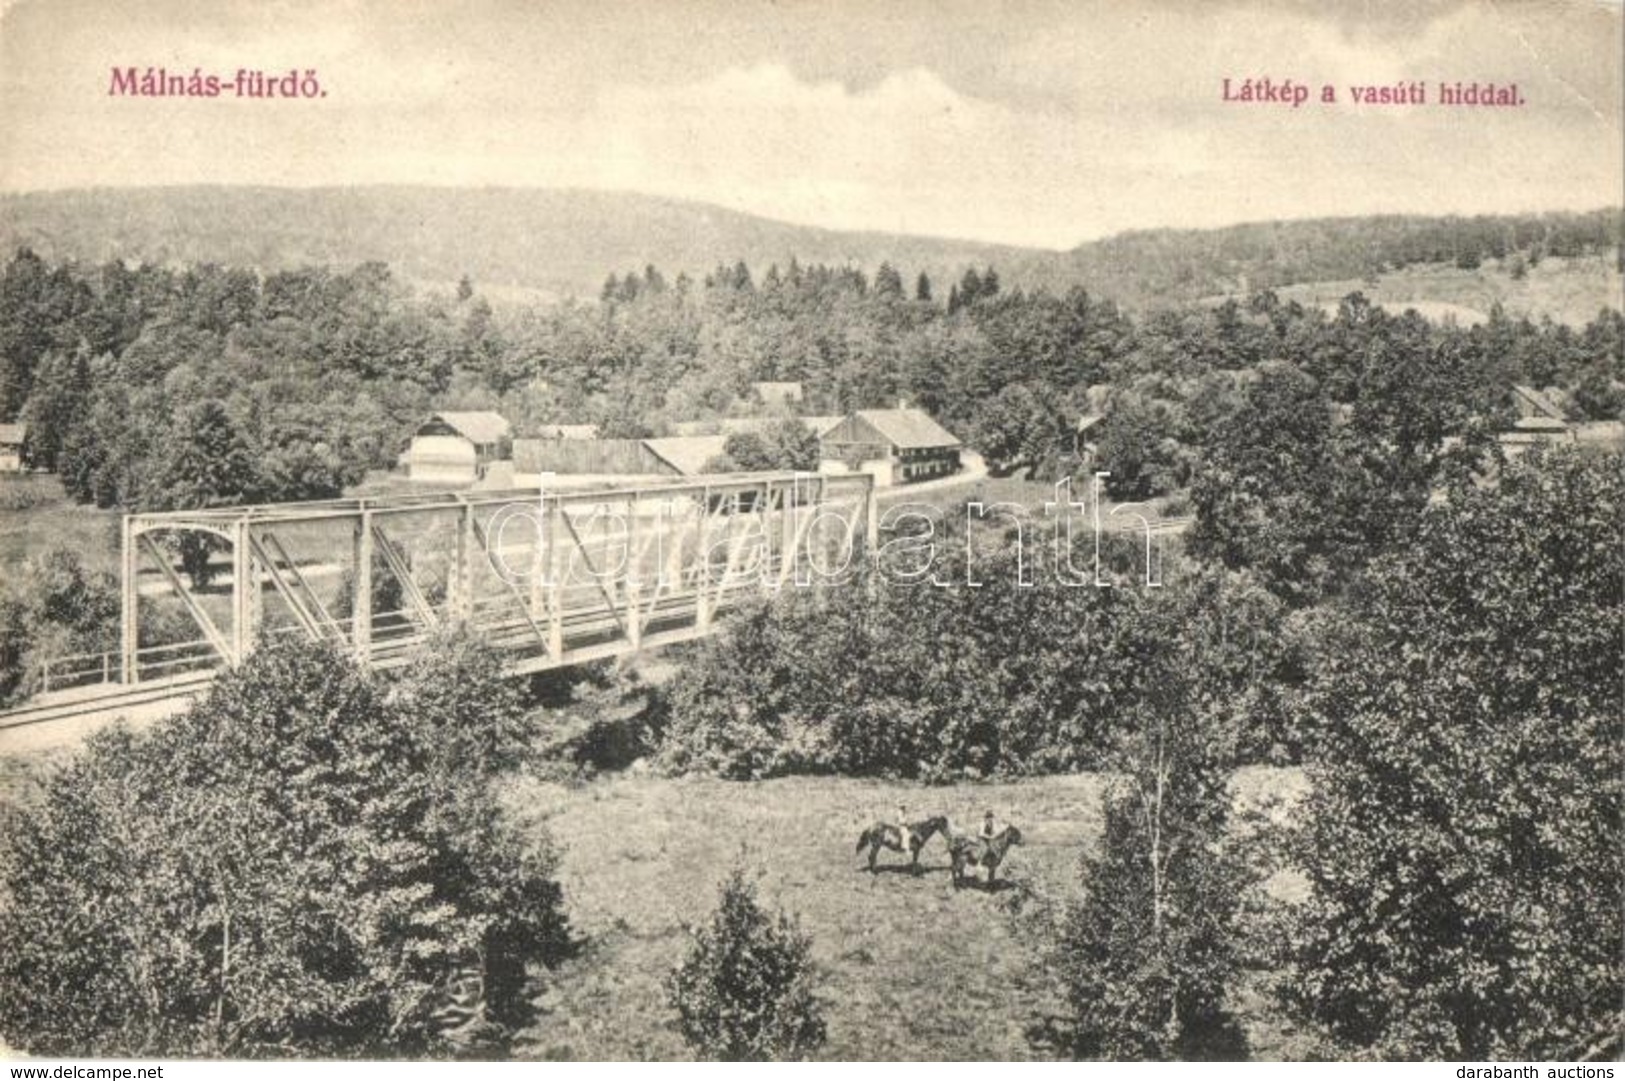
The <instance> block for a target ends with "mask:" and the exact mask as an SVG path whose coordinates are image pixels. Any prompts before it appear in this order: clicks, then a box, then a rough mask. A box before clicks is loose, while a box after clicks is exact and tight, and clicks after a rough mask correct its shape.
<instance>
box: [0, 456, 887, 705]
mask: <svg viewBox="0 0 1625 1081" xmlns="http://www.w3.org/2000/svg"><path fill="white" fill-rule="evenodd" d="M877 526H878V523H877V519H876V512H875V491H874V485H873V479H872V478H871V477H869V476H867V475H863V474H858V475H851V476H822V475H817V474H806V473H755V474H729V475H726V476H716V477H709V478H706V479H705V480H704V481H679V482H674V483H669V484H668V483H649V484H640V485H637V486H617V487H603V488H593V489H581V490H563V489H560V490H551V489H548V488H521V489H510V490H504V491H484V492H481V491H470V492H437V493H402V494H389V495H378V496H367V497H361V498H353V499H336V500H325V501H313V502H304V503H278V504H265V505H253V506H233V507H220V508H211V509H207V510H198V511H174V512H169V513H148V514H130V515H126V516H125V518H124V520H123V525H122V545H121V548H122V553H121V558H122V573H121V576H120V579H121V588H122V605H121V607H122V629H121V635H120V646H119V649H118V650H117V651H113V652H109V653H106V654H91V655H81V656H76V657H63V658H57V659H54V660H53V661H51V662H50V664H49V665H48V666H47V668H46V669H45V671H43V672H42V673H41V676H42V680H43V682H44V684H45V691H44V693H42V694H40V695H38V696H36V698H35V699H34V700H32V701H31V702H30V703H28V704H26V705H24V706H22V707H20V708H17V709H13V710H10V711H6V712H4V713H0V729H15V728H19V727H21V726H25V725H36V724H39V723H41V722H44V721H53V720H67V719H74V718H78V719H81V720H84V719H86V718H89V719H95V718H98V717H111V716H114V715H118V714H121V713H125V712H128V711H131V710H134V709H136V708H137V707H139V708H140V709H141V710H145V711H148V712H152V711H154V710H156V711H159V712H162V711H167V709H170V708H179V706H180V705H181V704H184V702H185V701H186V700H187V699H189V698H190V697H192V696H193V695H195V694H197V693H198V692H199V691H200V690H202V689H203V688H205V687H206V686H207V685H208V683H209V682H210V681H211V680H212V679H213V677H214V675H215V674H216V673H218V672H219V671H221V670H222V669H224V668H226V667H229V666H232V665H236V664H240V663H242V661H243V660H244V658H246V657H247V656H248V655H249V654H250V653H251V652H252V651H253V649H254V648H255V646H256V644H257V643H259V642H263V641H265V640H267V639H269V638H276V637H280V636H289V635H291V636H297V637H303V638H306V639H309V640H311V641H317V642H327V643H330V644H332V645H334V646H335V647H337V648H339V649H341V650H343V651H344V652H346V653H348V654H350V655H352V656H354V657H355V658H357V659H358V660H359V661H360V662H362V663H363V664H366V665H369V666H371V667H373V668H378V669H389V668H395V667H399V666H402V665H405V664H409V663H411V659H412V657H413V655H414V653H415V651H416V650H418V649H419V648H420V647H421V646H422V645H423V644H424V643H425V641H427V640H428V638H429V637H430V636H431V635H432V634H434V633H435V632H436V631H437V630H439V629H440V628H443V627H449V626H462V627H466V628H468V629H470V630H472V631H473V632H474V633H476V634H478V635H480V636H482V637H484V638H485V639H486V640H487V641H490V642H492V643H494V644H495V645H497V646H499V647H501V648H502V649H503V650H504V651H505V652H507V653H508V654H509V655H510V657H511V658H512V664H513V668H514V670H515V672H516V673H528V672H537V671H541V670H543V669H548V668H558V667H563V666H567V665H573V664H579V663H582V662H585V661H590V660H598V659H601V658H606V657H617V656H623V655H626V654H630V653H635V652H637V651H639V650H646V649H652V648H657V647H660V646H664V645H669V644H671V643H675V642H683V641H689V640H692V639H695V638H699V637H702V636H704V635H707V634H710V633H711V632H712V630H713V628H714V627H715V625H716V619H717V616H718V615H719V614H720V613H722V612H724V611H726V610H727V609H728V608H730V607H733V606H736V605H738V604H739V603H741V602H742V601H743V600H745V599H746V598H749V597H753V596H759V595H761V594H763V593H764V592H771V591H774V590H777V589H780V588H784V587H787V586H793V585H805V584H809V583H810V582H812V581H814V580H816V578H818V577H820V576H822V577H830V576H833V575H835V574H838V573H840V572H841V571H842V570H843V569H844V568H845V567H846V566H848V565H850V564H851V563H852V562H853V561H854V560H855V559H856V558H857V557H858V555H859V553H861V552H862V551H864V550H866V549H869V550H872V549H873V548H874V546H875V543H876V531H877ZM228 559H229V569H226V566H227V564H226V563H225V561H226V560H228ZM189 571H196V572H197V573H195V574H194V573H189ZM211 572H213V573H211ZM176 627H184V628H186V631H185V632H183V633H176V631H175V628H176Z"/></svg>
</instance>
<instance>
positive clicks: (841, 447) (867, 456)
mask: <svg viewBox="0 0 1625 1081" xmlns="http://www.w3.org/2000/svg"><path fill="white" fill-rule="evenodd" d="M818 442H819V448H820V457H821V458H822V459H823V464H822V466H820V469H821V470H822V471H823V472H826V473H849V472H850V473H872V474H873V475H874V477H875V483H876V484H910V483H913V482H915V481H921V480H930V479H932V478H933V477H946V476H948V475H950V474H953V473H957V472H959V451H960V449H961V447H963V444H962V443H960V441H959V439H958V438H957V437H956V436H955V435H954V434H953V433H952V432H950V431H948V429H946V428H944V427H943V426H942V425H940V424H938V423H937V422H936V421H935V420H933V419H932V418H931V416H930V414H928V413H926V412H925V411H924V410H923V409H914V408H908V407H903V408H898V409H859V410H858V411H857V412H855V413H848V414H847V415H846V416H845V417H843V418H842V419H841V421H840V422H839V423H838V424H836V425H835V426H834V427H832V428H830V429H829V430H828V431H826V432H824V433H823V435H822V436H821V437H820V438H819V441H818Z"/></svg>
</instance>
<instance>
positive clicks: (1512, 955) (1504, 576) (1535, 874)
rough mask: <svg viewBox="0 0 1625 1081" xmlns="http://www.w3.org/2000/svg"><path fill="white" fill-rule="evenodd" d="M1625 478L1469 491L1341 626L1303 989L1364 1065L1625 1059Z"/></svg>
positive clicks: (1534, 479)
mask: <svg viewBox="0 0 1625 1081" xmlns="http://www.w3.org/2000/svg"><path fill="white" fill-rule="evenodd" d="M1622 465H1625V462H1622V460H1621V458H1620V457H1619V456H1618V455H1606V456H1602V457H1600V458H1597V459H1596V460H1587V459H1585V458H1583V457H1581V456H1579V455H1577V454H1574V453H1572V452H1564V453H1553V454H1550V455H1546V456H1532V457H1531V458H1528V459H1525V460H1523V461H1521V462H1519V463H1517V464H1514V465H1511V466H1509V467H1508V468H1507V469H1506V471H1505V472H1504V474H1503V475H1502V477H1501V480H1500V483H1499V485H1498V486H1497V487H1494V488H1489V489H1480V488H1478V487H1476V486H1473V485H1462V486H1461V487H1459V488H1458V489H1457V490H1455V491H1453V492H1452V493H1451V495H1450V499H1449V501H1448V503H1446V504H1444V505H1442V506H1438V507H1435V508H1433V509H1431V510H1430V511H1429V512H1428V513H1427V514H1426V516H1425V519H1424V522H1423V525H1422V528H1421V530H1420V532H1419V535H1418V537H1417V539H1416V541H1415V542H1414V544H1413V545H1412V546H1411V547H1408V548H1405V549H1401V550H1400V551H1398V552H1396V553H1395V554H1393V555H1391V556H1388V557H1385V558H1383V559H1381V560H1379V561H1378V562H1376V563H1375V564H1373V565H1372V567H1371V568H1370V571H1369V573H1368V574H1367V575H1366V576H1365V580H1364V584H1363V586H1362V587H1361V588H1360V589H1359V590H1357V591H1355V592H1354V594H1353V597H1354V604H1353V605H1352V607H1351V608H1350V609H1349V610H1348V612H1347V614H1346V615H1345V616H1344V617H1342V618H1341V619H1340V620H1339V621H1338V622H1336V623H1334V624H1332V625H1330V627H1329V630H1330V632H1331V633H1330V634H1329V635H1328V636H1327V637H1326V639H1325V643H1324V649H1323V651H1322V653H1323V655H1322V657H1321V659H1320V661H1319V664H1318V665H1317V675H1316V677H1315V681H1314V685H1313V688H1312V691H1313V693H1312V696H1311V699H1310V703H1311V706H1312V714H1313V716H1314V717H1315V724H1316V729H1317V731H1316V732H1315V734H1314V735H1313V737H1312V743H1313V748H1314V762H1313V764H1312V765H1311V767H1310V778H1311V785H1310V791H1311V795H1310V797H1309V802H1308V840H1309V842H1310V843H1309V847H1308V862H1307V867H1306V871H1307V873H1308V875H1309V880H1310V884H1311V890H1312V892H1311V898H1310V901H1309V904H1308V908H1307V911H1306V912H1305V915H1304V921H1303V934H1302V938H1301V941H1300V942H1299V945H1298V960H1297V967H1296V977H1295V983H1294V986H1293V989H1292V990H1293V998H1294V1000H1295V1001H1296V1003H1297V1004H1298V1005H1299V1006H1300V1008H1302V1009H1303V1011H1304V1012H1305V1013H1306V1014H1307V1015H1308V1016H1309V1017H1311V1018H1313V1019H1315V1020H1317V1021H1319V1022H1321V1023H1322V1024H1324V1025H1325V1026H1326V1027H1327V1028H1328V1029H1329V1030H1330V1031H1331V1032H1332V1034H1333V1035H1335V1036H1336V1037H1338V1038H1339V1039H1341V1040H1344V1041H1346V1042H1347V1043H1348V1044H1349V1045H1351V1046H1354V1047H1359V1048H1365V1049H1371V1050H1374V1051H1375V1052H1376V1053H1378V1054H1382V1055H1385V1056H1391V1057H1402V1058H1450V1059H1500V1058H1508V1059H1529V1058H1535V1059H1576V1058H1587V1057H1596V1056H1606V1057H1614V1056H1617V1055H1618V1054H1619V1053H1620V1049H1621V1048H1620V1033H1621V1032H1625V1014H1622V1011H1621V1007H1620V1003H1621V1001H1622V996H1625V981H1622V976H1621V966H1620V957H1621V956H1622V952H1625V941H1622V937H1621V934H1622V928H1621V922H1620V918H1619V912H1620V907H1619V906H1620V898H1621V896H1622V892H1625V850H1622V849H1621V847H1620V845H1619V837H1620V835H1621V829H1622V827H1625V821H1622V817H1621V811H1622V794H1625V782H1622V779H1625V751H1622V745H1621V742H1620V739H1619V717H1620V710H1621V697H1620V687H1621V681H1622V678H1625V664H1622V661H1621V655H1620V649H1619V643H1620V638H1621V634H1622V633H1625V601H1622V597H1625V576H1622V570H1621V566H1620V560H1619V552H1620V551H1621V549H1622V547H1625V536H1622V531H1621V525H1620V523H1621V514H1622V513H1625V471H1622Z"/></svg>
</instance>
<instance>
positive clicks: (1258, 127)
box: [0, 0, 1625, 248]
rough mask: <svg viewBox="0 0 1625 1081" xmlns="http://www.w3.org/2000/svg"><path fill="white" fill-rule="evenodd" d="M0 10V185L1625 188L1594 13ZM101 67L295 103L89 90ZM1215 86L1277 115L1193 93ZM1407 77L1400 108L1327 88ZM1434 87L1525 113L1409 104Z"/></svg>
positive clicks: (941, 0) (853, 7) (906, 206)
mask: <svg viewBox="0 0 1625 1081" xmlns="http://www.w3.org/2000/svg"><path fill="white" fill-rule="evenodd" d="M0 4H4V14H3V15H0V191H4V192H15V191H30V190H42V189H59V188H83V187H95V186H130V185H140V186H150V185H167V184H189V183H211V184H266V185H278V186H295V187H308V186H317V185H346V184H366V183H400V184H434V185H470V186H488V185H495V186H513V187H580V188H594V189H613V190H629V191H637V192H643V193H648V194H654V195H664V196H670V197H677V198H684V199H692V200H698V201H702V202H708V203H715V204H718V205H721V206H725V207H728V208H731V209H735V210H742V211H746V212H749V213H754V214H760V215H763V216H766V217H771V218H776V219H779V220H784V221H792V222H796V223H800V224H808V225H819V226H826V227H830V228H838V229H871V230H880V231H886V232H902V233H915V234H927V235H936V236H950V237H961V238H968V239H976V240H985V241H995V242H1001V243H1011V244H1022V245H1029V246H1035V247H1045V248H1066V247H1071V246H1073V245H1075V244H1077V243H1079V242H1082V241H1084V240H1089V239H1094V238H1098V237H1101V236H1104V235H1109V234H1111V233H1115V232H1120V231H1123V230H1127V229H1143V228H1158V227H1208V226H1220V225H1226V224H1231V223H1235V222H1241V221H1258V220H1266V219H1278V218H1304V217H1322V216H1339V215H1353V214H1370V213H1427V214H1445V213H1462V214H1473V213H1501V212H1516V211H1531V210H1533V211H1539V210H1564V209H1595V208H1598V207H1603V206H1610V205H1615V206H1618V205H1621V204H1622V203H1625V145H1622V141H1621V130H1622V117H1621V113H1622V102H1621V98H1622V94H1625V75H1622V71H1621V63H1622V61H1621V57H1622V52H1625V40H1622V19H1621V4H1620V0H1466V2H1448V3H1425V2H1407V3H1400V2H1395V0H1363V2H1362V0H1342V2H1337V0H1332V2H1326V3H1311V2H1307V0H1256V2H1238V0H1115V2H1113V0H1100V2H1096V0H1007V2H1000V0H978V2H964V0H777V2H767V0H636V2H633V0H523V2H520V0H457V2H452V0H442V2H435V3H430V2H425V0H322V2H294V0H253V2H241V0H124V2H111V0H9V2H7V0H0ZM130 67H135V68H137V69H138V70H139V71H142V72H144V71H145V70H146V69H147V68H149V67H152V68H160V67H161V68H165V69H167V70H168V72H169V73H170V74H177V73H179V74H185V75H190V74H191V73H192V71H193V69H194V68H197V69H200V70H201V71H202V72H204V73H211V72H212V73H216V74H219V75H221V76H225V77H227V78H229V77H230V76H232V75H233V74H234V73H235V72H236V70H237V69H238V68H244V69H249V70H262V71H266V72H272V73H278V74H286V73H287V72H288V71H289V70H290V69H292V70H297V71H298V72H300V73H303V72H305V71H307V70H314V71H315V73H316V75H317V79H318V80H319V82H320V84H321V87H322V89H323V90H324V91H325V93H326V96H325V97H318V98H314V99H308V100H307V99H299V100H292V101H283V100H276V101H270V100H263V99H245V100H238V99H235V98H233V97H231V96H230V95H229V94H228V95H227V96H225V97H221V98H215V99H209V98H155V97H141V96H124V95H114V94H110V93H109V90H110V89H111V84H112V78H111V73H112V71H113V69H115V68H117V69H121V70H122V69H127V68H130ZM1249 78H1251V79H1254V80H1257V79H1260V78H1269V79H1271V80H1273V81H1274V82H1275V83H1280V82H1281V81H1283V80H1286V79H1291V80H1294V81H1295V82H1297V83H1300V84H1306V85H1308V86H1309V87H1310V89H1311V99H1310V102H1309V103H1307V104H1305V105H1303V106H1301V107H1298V108H1293V107H1292V106H1290V105H1283V104H1279V103H1255V102H1246V103H1243V102H1237V101H1225V100H1224V85H1225V84H1224V80H1226V79H1229V80H1230V83H1231V88H1232V93H1233V94H1234V93H1238V92H1239V89H1240V86H1241V84H1242V81H1243V80H1245V79H1249ZM1412 79H1415V80H1424V81H1425V82H1426V84H1427V91H1428V98H1429V104H1428V105H1425V106H1403V107H1396V106H1378V105H1356V104H1355V103H1354V102H1353V100H1352V98H1351V96H1350V90H1349V88H1350V87H1352V86H1366V85H1383V84H1392V83H1394V82H1396V81H1400V80H1412ZM1458 80H1460V81H1463V82H1468V83H1473V82H1477V83H1484V82H1495V83H1498V84H1500V85H1502V86H1505V85H1507V84H1509V83H1516V84H1517V87H1518V91H1519V93H1520V95H1521V96H1522V98H1523V100H1524V102H1525V104H1523V105H1522V106H1519V107H1514V108H1482V107H1479V108H1473V107H1454V108H1452V107H1446V106H1442V105H1438V104H1434V102H1435V101H1436V99H1437V88H1438V86H1439V84H1440V82H1441V81H1444V82H1450V83H1454V82H1456V81H1458ZM1325 85H1329V86H1331V87H1333V89H1334V92H1335V93H1336V96H1337V101H1336V102H1335V103H1334V104H1321V103H1320V95H1321V88H1322V87H1323V86H1325Z"/></svg>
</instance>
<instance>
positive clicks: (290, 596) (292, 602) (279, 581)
mask: <svg viewBox="0 0 1625 1081" xmlns="http://www.w3.org/2000/svg"><path fill="white" fill-rule="evenodd" d="M248 543H249V544H250V545H251V546H252V547H253V549H254V554H255V555H257V556H259V557H260V562H261V563H263V564H265V574H266V577H268V578H270V579H271V584H272V585H273V586H275V587H276V591H277V594H278V595H279V596H280V597H281V598H282V600H283V601H284V602H285V603H286V604H287V606H288V610H289V611H291V612H292V613H293V616H294V618H295V619H297V620H298V621H299V625H300V626H301V627H303V628H304V629H305V633H306V634H308V635H309V636H310V637H311V640H312V641H316V642H320V641H321V640H322V630H321V627H319V626H317V624H316V619H315V617H314V616H313V615H311V613H310V612H309V611H308V610H307V609H306V608H305V602H304V601H303V600H302V599H301V598H300V597H298V596H297V595H295V593H294V592H293V589H292V587H291V586H289V585H288V583H287V582H286V581H285V580H284V579H283V577H282V572H281V571H279V570H277V566H276V561H275V560H274V559H272V558H271V554H270V552H268V551H266V549H265V545H264V544H262V543H261V542H260V538H259V537H256V536H255V535H254V534H252V533H250V534H249V535H248Z"/></svg>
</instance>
